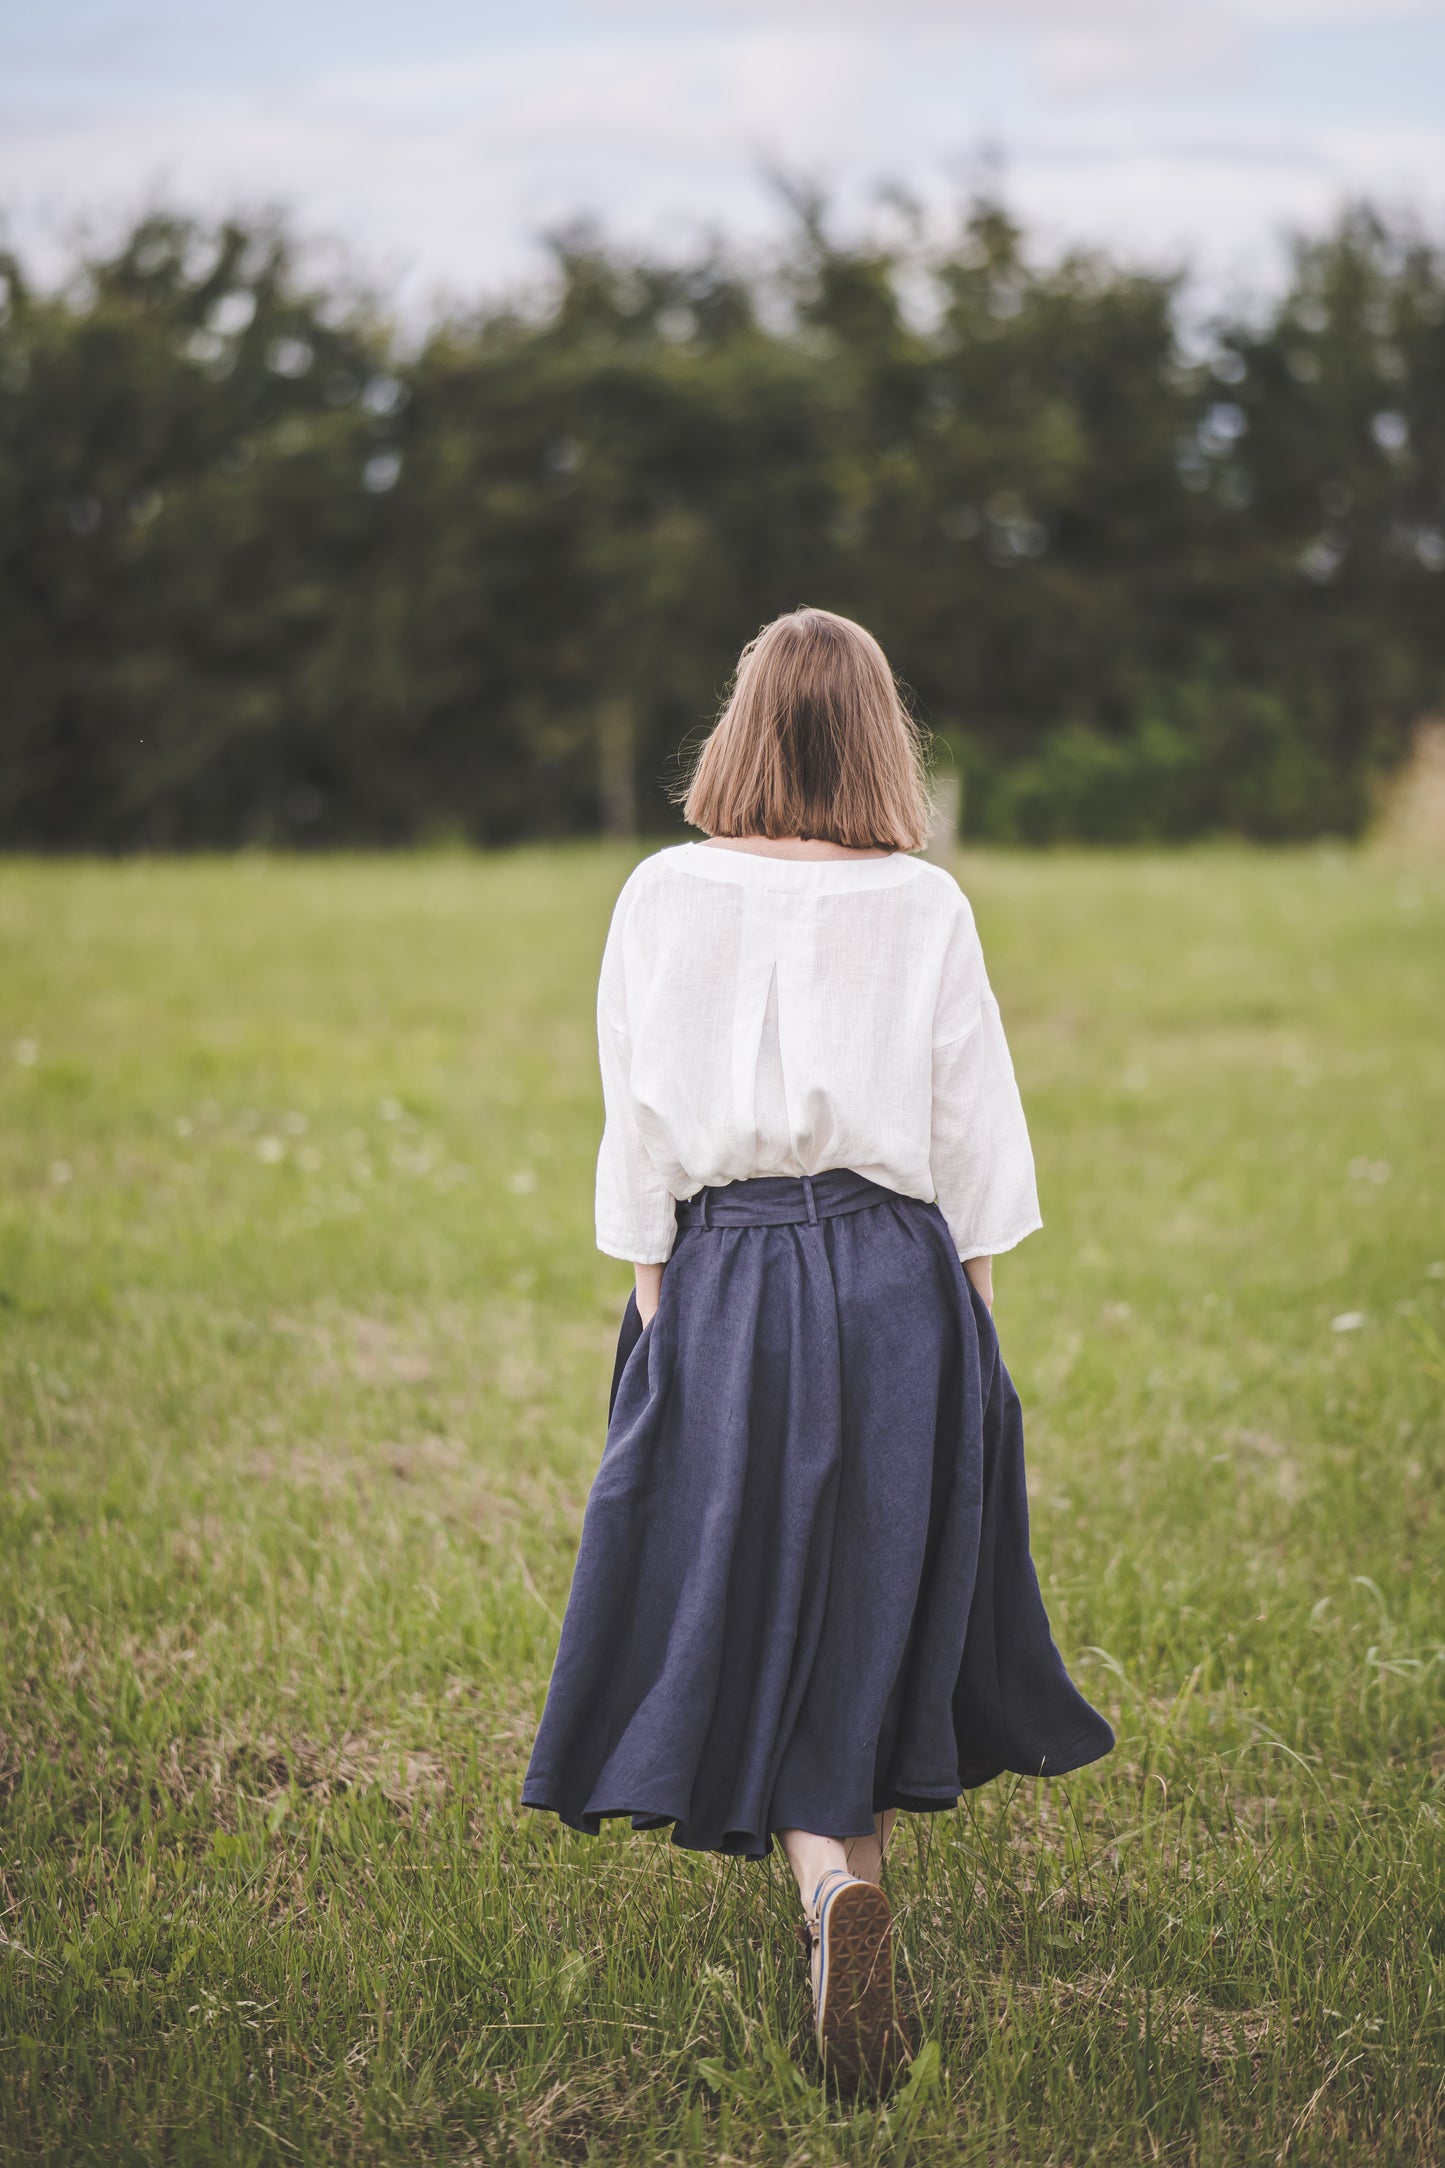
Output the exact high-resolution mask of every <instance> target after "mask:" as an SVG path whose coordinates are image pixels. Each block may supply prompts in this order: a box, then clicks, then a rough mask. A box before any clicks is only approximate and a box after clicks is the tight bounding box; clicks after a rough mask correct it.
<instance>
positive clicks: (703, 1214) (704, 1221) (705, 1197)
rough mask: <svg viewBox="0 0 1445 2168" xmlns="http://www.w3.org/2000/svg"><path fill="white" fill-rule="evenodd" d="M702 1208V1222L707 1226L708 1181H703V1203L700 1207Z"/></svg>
mask: <svg viewBox="0 0 1445 2168" xmlns="http://www.w3.org/2000/svg"><path fill="white" fill-rule="evenodd" d="M700 1209H701V1212H702V1224H703V1226H704V1227H706V1226H707V1184H706V1182H704V1183H703V1185H702V1203H701V1207H700Z"/></svg>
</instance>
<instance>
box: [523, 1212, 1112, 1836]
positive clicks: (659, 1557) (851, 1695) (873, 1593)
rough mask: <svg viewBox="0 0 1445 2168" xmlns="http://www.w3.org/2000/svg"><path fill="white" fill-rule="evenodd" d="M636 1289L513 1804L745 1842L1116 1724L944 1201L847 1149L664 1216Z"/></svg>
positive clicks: (1036, 1764)
mask: <svg viewBox="0 0 1445 2168" xmlns="http://www.w3.org/2000/svg"><path fill="white" fill-rule="evenodd" d="M677 1218H678V1236H677V1242H676V1246H675V1248H674V1250H673V1254H672V1257H671V1259H670V1261H669V1263H668V1266H667V1270H666V1272H665V1273H664V1275H663V1281H662V1299H661V1302H660V1303H659V1305H658V1309H657V1313H656V1315H655V1316H654V1317H653V1318H652V1319H651V1320H650V1321H649V1323H648V1324H647V1325H646V1326H643V1325H642V1324H641V1323H640V1321H639V1318H638V1314H637V1306H636V1298H635V1297H629V1300H628V1304H627V1309H626V1312H625V1314H624V1317H623V1320H622V1330H621V1334H620V1337H619V1341H618V1349H617V1367H616V1370H615V1373H614V1377H613V1385H612V1403H611V1411H610V1417H609V1421H608V1428H607V1442H606V1446H605V1448H604V1450H603V1454H602V1461H601V1465H600V1466H599V1468H598V1471H597V1476H596V1479H595V1481H594V1483H593V1486H592V1491H591V1495H590V1497H589V1499H588V1502H587V1510H586V1515H585V1518H584V1521H583V1527H582V1540H581V1547H580V1550H579V1552H578V1557H577V1566H576V1571H575V1573H574V1575H573V1581H572V1590H571V1595H570V1597H569V1599H568V1603H567V1611H566V1616H565V1618H564V1620H563V1623H562V1635H561V1642H560V1646H559V1648H558V1651H557V1660H556V1664H555V1667H554V1669H553V1673H552V1681H551V1685H550V1688H549V1690H548V1694H547V1702H546V1707H545V1710H544V1712H543V1716H542V1721H541V1725H540V1727H539V1729H538V1733H537V1738H536V1742H535V1745H534V1747H533V1751H532V1757H531V1762H530V1766H529V1768H528V1771H527V1777H526V1782H525V1785H524V1787H523V1791H522V1799H523V1803H524V1805H526V1806H529V1807H539V1808H544V1809H550V1810H551V1811H552V1812H554V1813H556V1814H558V1815H560V1816H561V1818H562V1819H563V1821H564V1822H567V1823H570V1824H571V1825H572V1827H574V1828H576V1829H582V1830H587V1831H589V1832H592V1833H595V1832H596V1830H597V1829H598V1827H599V1825H600V1823H601V1821H602V1819H603V1817H604V1816H610V1815H630V1816H631V1817H632V1821H633V1825H634V1827H636V1828H639V1829H646V1828H658V1827H662V1826H664V1825H666V1824H668V1823H670V1824H672V1827H673V1836H674V1839H675V1841H676V1842H677V1843H679V1844H684V1845H690V1846H694V1847H699V1848H704V1849H707V1850H712V1851H718V1852H728V1853H735V1854H742V1855H745V1856H747V1857H751V1858H761V1857H762V1856H763V1855H764V1854H765V1853H766V1852H767V1850H768V1848H769V1845H770V1843H771V1840H772V1835H773V1832H775V1831H777V1830H780V1829H807V1830H812V1831H814V1832H815V1833H817V1834H819V1835H824V1836H835V1837H845V1838H846V1837H855V1836H862V1835H865V1834H867V1833H868V1832H869V1831H870V1830H871V1829H872V1827H873V1814H874V1810H875V1808H883V1807H903V1808H910V1809H914V1810H918V1811H933V1810H937V1809H940V1808H945V1807H952V1806H955V1805H956V1804H957V1801H958V1796H959V1793H960V1792H961V1791H963V1790H966V1789H969V1788H971V1787H973V1786H975V1785H979V1784H983V1783H986V1782H987V1781H988V1780H989V1779H990V1778H991V1777H995V1776H998V1775H999V1774H1000V1773H1001V1772H1003V1771H1004V1770H1015V1771H1017V1772H1018V1773H1019V1774H1020V1775H1023V1776H1061V1775H1063V1774H1064V1773H1065V1772H1066V1771H1068V1770H1070V1769H1077V1768H1079V1767H1081V1766H1082V1765H1083V1764H1084V1763H1085V1762H1091V1761H1094V1760H1097V1758H1098V1757H1099V1756H1100V1755H1101V1754H1106V1753H1107V1752H1108V1751H1109V1749H1110V1747H1111V1746H1112V1745H1113V1743H1114V1740H1113V1733H1112V1732H1111V1731H1110V1729H1109V1726H1108V1725H1107V1724H1106V1723H1105V1721H1104V1719H1103V1718H1102V1717H1101V1716H1100V1715H1098V1713H1097V1712H1096V1711H1095V1710H1094V1709H1092V1708H1090V1706H1089V1704H1088V1703H1087V1702H1086V1701H1085V1700H1084V1699H1083V1697H1082V1696H1081V1695H1080V1694H1079V1693H1078V1691H1077V1689H1076V1688H1075V1687H1074V1686H1073V1684H1072V1683H1071V1681H1070V1679H1069V1677H1068V1674H1067V1672H1066V1671H1065V1669H1064V1665H1063V1661H1062V1659H1061V1657H1060V1655H1059V1652H1058V1650H1057V1648H1056V1647H1055V1645H1054V1642H1053V1639H1052V1637H1051V1635H1050V1632H1049V1623H1048V1619H1047V1617H1046V1615H1045V1612H1044V1606H1043V1601H1042V1598H1041V1596H1040V1593H1039V1584H1038V1578H1037V1575H1036V1574H1035V1572H1034V1568H1033V1563H1032V1561H1031V1559H1030V1555H1029V1527H1028V1504H1027V1499H1026V1495H1025V1490H1024V1452H1023V1423H1022V1417H1021V1413H1020V1408H1019V1401H1018V1395H1017V1394H1016V1392H1015V1391H1014V1388H1013V1385H1012V1382H1011V1381H1010V1378H1009V1375H1008V1372H1007V1370H1006V1369H1005V1368H1004V1365H1003V1361H1002V1359H1001V1357H1000V1354H999V1346H998V1339H997V1335H996V1334H995V1331H994V1325H993V1319H992V1318H991V1316H990V1314H989V1311H988V1307H987V1305H986V1304H985V1303H984V1302H983V1301H982V1299H981V1298H980V1297H979V1296H978V1295H977V1293H976V1292H975V1291H974V1289H973V1287H972V1285H971V1283H970V1282H969V1280H968V1277H967V1275H966V1274H965V1273H964V1271H963V1268H962V1266H961V1265H960V1263H959V1260H958V1256H957V1254H956V1252H955V1250H954V1246H953V1242H952V1239H951V1237H950V1235H949V1231H948V1226H947V1223H946V1221H945V1220H944V1217H943V1214H942V1213H941V1211H940V1210H939V1208H938V1206H937V1205H936V1204H925V1203H922V1202H920V1201H919V1200H918V1199H916V1198H912V1197H903V1196H899V1195H898V1194H897V1193H896V1192H894V1191H892V1190H888V1189H884V1188H881V1187H880V1186H879V1185H878V1184H876V1183H874V1182H871V1181H869V1180H867V1179H866V1178H865V1177H864V1176H862V1175H858V1174H855V1173H852V1172H850V1171H847V1170H838V1171H836V1172H831V1173H827V1174H822V1175H818V1176H816V1177H814V1178H813V1180H812V1181H805V1180H796V1181H795V1180H792V1179H790V1178H787V1177H782V1176H778V1177H772V1176H769V1177H761V1178H758V1179H755V1180H752V1181H747V1182H734V1183H732V1184H730V1185H728V1186H727V1187H726V1188H715V1189H712V1190H706V1191H703V1192H702V1193H701V1195H700V1196H699V1197H698V1198H695V1199H690V1200H688V1201H687V1202H686V1203H685V1204H681V1205H679V1207H678V1214H677Z"/></svg>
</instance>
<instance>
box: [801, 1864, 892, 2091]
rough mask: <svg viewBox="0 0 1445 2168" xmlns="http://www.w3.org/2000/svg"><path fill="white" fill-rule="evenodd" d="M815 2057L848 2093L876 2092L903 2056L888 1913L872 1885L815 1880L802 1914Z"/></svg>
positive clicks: (837, 1876) (844, 1876) (842, 1877)
mask: <svg viewBox="0 0 1445 2168" xmlns="http://www.w3.org/2000/svg"><path fill="white" fill-rule="evenodd" d="M808 1933H809V1940H810V1944H811V1955H812V1971H813V2003H814V2010H815V2020H816V2025H817V2038H818V2055H819V2058H820V2060H821V2061H822V2064H823V2068H824V2070H825V2071H826V2073H827V2074H828V2076H829V2077H831V2078H833V2079H835V2080H836V2081H837V2082H838V2084H839V2085H841V2086H844V2087H847V2088H848V2089H850V2090H851V2089H853V2088H855V2087H857V2086H858V2085H859V2084H861V2083H863V2082H864V2081H865V2080H866V2081H868V2082H871V2083H872V2084H873V2085H875V2086H879V2087H882V2086H883V2085H885V2084H886V2083H887V2082H888V2080H889V2079H890V2078H891V2077H892V2075H893V2073H894V2071H895V2070H896V2069H897V2067H898V2063H899V2060H900V2058H901V2057H903V2056H905V2055H906V2053H907V2049H906V2045H905V2043H904V2040H903V2037H902V2029H901V2026H900V2023H899V2016H898V2009H897V2003H896V2000H895V1996H894V1988H893V1914H892V1911H891V1910H890V1908H889V1904H888V1899H887V1898H886V1897H885V1896H884V1894H883V1892H882V1890H881V1889H880V1888H879V1887H878V1885H877V1883H876V1882H863V1881H860V1880H859V1878H858V1876H857V1875H853V1874H848V1873H847V1872H846V1871H845V1869H843V1868H842V1867H834V1868H831V1869H830V1870H829V1872H828V1873H827V1874H825V1875H823V1876H822V1877H821V1879H820V1880H819V1883H818V1886H817V1888H816V1889H815V1890H814V1892H813V1904H812V1910H811V1911H810V1913H809V1915H808Z"/></svg>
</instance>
